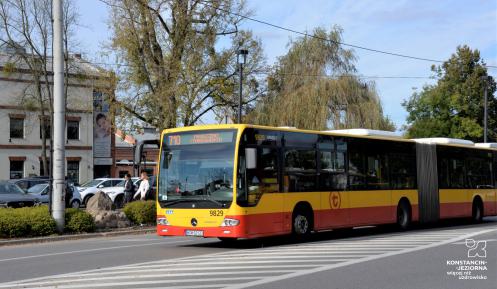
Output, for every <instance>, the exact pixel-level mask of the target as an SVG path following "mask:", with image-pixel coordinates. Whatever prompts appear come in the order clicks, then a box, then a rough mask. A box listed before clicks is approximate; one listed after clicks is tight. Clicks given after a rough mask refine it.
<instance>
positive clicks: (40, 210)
mask: <svg viewBox="0 0 497 289" xmlns="http://www.w3.org/2000/svg"><path fill="white" fill-rule="evenodd" d="M54 233H56V225H55V221H54V219H53V218H52V216H50V213H49V212H48V207H47V206H39V207H25V208H19V209H13V208H0V237H2V238H16V237H31V236H47V235H51V234H54Z"/></svg>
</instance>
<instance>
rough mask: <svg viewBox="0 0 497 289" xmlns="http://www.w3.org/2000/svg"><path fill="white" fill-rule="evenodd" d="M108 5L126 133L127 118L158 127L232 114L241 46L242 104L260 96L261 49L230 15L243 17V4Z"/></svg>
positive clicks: (114, 0) (116, 1)
mask: <svg viewBox="0 0 497 289" xmlns="http://www.w3.org/2000/svg"><path fill="white" fill-rule="evenodd" d="M108 2H109V3H110V6H111V7H112V8H111V9H112V11H111V17H110V21H111V27H112V30H113V35H112V39H111V47H110V49H111V50H112V54H115V55H117V56H118V59H120V60H122V62H123V64H125V65H124V66H123V67H126V69H119V70H118V71H117V74H118V78H119V80H120V82H119V83H118V90H120V91H121V92H123V93H120V94H121V95H127V96H122V97H119V99H118V102H119V104H118V106H119V107H120V108H123V109H121V110H119V112H120V114H119V115H118V116H117V117H118V118H117V119H118V122H119V123H120V125H121V126H123V128H124V129H126V128H127V127H133V126H134V122H133V118H130V117H129V116H130V114H131V115H132V116H134V117H136V118H138V119H140V120H141V121H145V122H147V123H149V124H151V125H153V126H155V127H157V128H159V129H163V128H169V127H176V126H180V125H184V126H188V125H194V124H196V123H197V122H199V121H200V120H201V118H202V117H203V116H205V115H206V114H207V113H210V112H214V114H216V117H217V118H218V119H220V118H223V117H224V116H226V115H229V116H231V117H233V116H234V113H233V112H234V110H233V108H236V103H237V102H238V100H237V99H238V97H237V96H236V93H234V91H236V90H234V88H235V83H237V82H238V79H237V71H236V65H235V63H236V61H237V58H236V57H237V55H236V53H237V51H238V49H240V48H244V49H248V50H249V55H248V58H247V62H246V65H245V67H244V75H245V77H244V78H245V83H246V85H245V93H244V96H243V101H244V103H245V104H249V103H251V102H253V101H255V100H256V99H257V98H258V97H259V96H261V95H262V94H263V93H264V89H263V83H264V78H263V77H262V76H260V75H256V74H255V73H253V72H255V71H262V70H263V64H264V57H263V53H262V48H261V44H260V42H259V41H258V40H255V39H254V37H253V35H252V33H250V32H248V31H242V30H239V27H240V22H241V21H242V19H241V18H239V17H236V16H234V15H233V14H231V13H229V12H235V13H240V14H247V11H245V10H246V9H245V1H242V0H236V1H231V0H220V1H207V2H208V3H207V2H206V3H200V2H195V1H194V2H191V1H136V0H111V1H108ZM216 8H222V9H221V10H220V9H216ZM227 11H229V12H227ZM169 19H174V21H169Z"/></svg>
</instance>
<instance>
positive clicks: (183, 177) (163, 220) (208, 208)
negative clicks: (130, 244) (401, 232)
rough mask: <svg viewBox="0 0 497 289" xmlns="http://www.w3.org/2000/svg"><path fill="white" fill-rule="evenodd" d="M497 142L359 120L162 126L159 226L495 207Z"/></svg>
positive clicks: (300, 223) (242, 228)
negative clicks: (313, 125)
mask: <svg viewBox="0 0 497 289" xmlns="http://www.w3.org/2000/svg"><path fill="white" fill-rule="evenodd" d="M496 166H497V145H496V144H474V143H472V142H469V141H464V140H456V139H446V138H431V139H418V140H409V139H403V138H401V137H398V136H395V135H393V133H389V132H382V131H374V130H364V129H354V130H338V131H309V130H300V129H295V128H288V127H278V128H277V127H264V126H255V125H244V124H240V125H235V124H233V125H231V124H227V125H207V126H193V127H183V128H175V129H168V130H165V131H164V132H163V133H162V135H161V154H160V160H159V174H158V188H157V190H158V194H157V233H158V234H159V235H162V236H200V237H217V238H220V239H221V240H233V239H236V238H257V237H263V236H273V235H283V234H291V233H293V234H295V235H306V234H309V233H310V232H312V231H320V230H329V229H336V228H347V227H356V226H365V225H376V224H388V223H397V224H398V226H399V227H401V228H407V227H408V226H409V225H410V224H411V223H412V222H422V223H426V222H436V221H437V220H439V219H445V218H459V217H472V218H473V219H474V220H475V221H480V220H481V219H482V217H483V216H489V215H496V214H497V208H496V206H497V200H496V193H497V190H496V185H497V169H496Z"/></svg>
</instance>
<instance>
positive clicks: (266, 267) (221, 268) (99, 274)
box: [23, 264, 319, 284]
mask: <svg viewBox="0 0 497 289" xmlns="http://www.w3.org/2000/svg"><path fill="white" fill-rule="evenodd" d="M303 267H306V268H316V267H319V265H302V264H299V265H271V266H267V265H261V266H229V267H225V266H219V267H212V266H209V267H207V268H206V267H205V266H202V267H188V268H171V267H170V266H166V265H163V266H161V268H160V269H158V268H157V269H156V268H149V269H148V270H147V272H163V271H165V272H176V271H195V270H199V269H200V270H204V272H205V270H207V271H214V270H225V271H226V272H230V271H233V270H241V269H274V270H278V269H280V268H287V269H288V268H295V269H297V270H298V269H300V268H303ZM144 269H145V268H144ZM272 271H273V270H266V272H272ZM294 271H295V270H293V271H292V272H294ZM137 272H140V271H136V270H122V269H117V270H113V271H106V272H101V273H96V274H91V273H85V274H77V275H76V277H83V276H103V275H109V274H116V273H120V274H127V273H137ZM236 273H239V272H236ZM46 278H51V279H59V278H67V276H54V277H46ZM23 284H24V283H23Z"/></svg>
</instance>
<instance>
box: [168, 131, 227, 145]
mask: <svg viewBox="0 0 497 289" xmlns="http://www.w3.org/2000/svg"><path fill="white" fill-rule="evenodd" d="M233 135H234V132H232V131H223V132H208V133H194V134H172V135H168V136H167V144H168V145H169V146H179V145H194V144H213V143H230V142H232V141H233Z"/></svg>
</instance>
